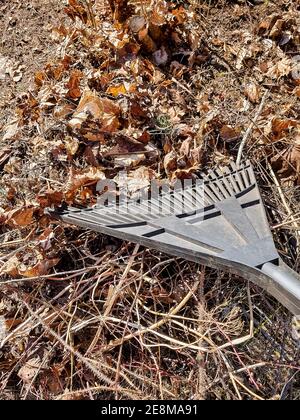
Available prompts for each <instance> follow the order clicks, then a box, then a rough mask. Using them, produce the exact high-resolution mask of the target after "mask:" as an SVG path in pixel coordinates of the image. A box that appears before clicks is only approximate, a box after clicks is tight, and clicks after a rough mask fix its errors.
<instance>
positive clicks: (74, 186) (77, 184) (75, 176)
mask: <svg viewBox="0 0 300 420" xmlns="http://www.w3.org/2000/svg"><path fill="white" fill-rule="evenodd" d="M105 178H106V177H105V174H104V173H103V172H102V171H101V170H100V169H98V168H90V169H88V170H85V171H81V172H77V173H76V172H75V171H74V170H73V168H72V169H71V172H70V175H69V180H68V182H67V185H66V188H65V197H66V200H67V201H68V202H72V201H73V199H74V197H75V195H76V193H77V191H78V190H80V188H82V187H85V186H88V185H95V184H96V183H97V182H98V181H100V180H101V179H105Z"/></svg>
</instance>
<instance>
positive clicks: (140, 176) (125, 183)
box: [115, 166, 157, 195]
mask: <svg viewBox="0 0 300 420" xmlns="http://www.w3.org/2000/svg"><path fill="white" fill-rule="evenodd" d="M156 177H157V174H156V173H155V171H153V169H151V168H148V167H146V166H141V167H139V168H138V169H136V170H135V171H132V172H130V173H129V174H128V177H127V178H123V177H120V176H117V177H116V178H115V181H116V183H117V185H118V187H119V188H123V189H124V188H125V189H126V191H127V193H128V194H129V195H133V194H135V193H137V192H139V191H141V190H143V189H145V188H147V187H148V186H149V185H150V182H151V180H153V179H155V178H156Z"/></svg>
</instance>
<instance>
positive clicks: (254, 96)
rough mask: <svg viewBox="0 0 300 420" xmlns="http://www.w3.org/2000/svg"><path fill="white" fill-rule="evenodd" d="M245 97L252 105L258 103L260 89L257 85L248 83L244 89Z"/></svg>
mask: <svg viewBox="0 0 300 420" xmlns="http://www.w3.org/2000/svg"><path fill="white" fill-rule="evenodd" d="M245 95H246V96H247V98H248V99H249V101H251V102H252V103H254V104H257V103H258V102H259V101H260V97H261V95H260V89H259V86H258V85H257V83H255V82H250V83H248V84H247V85H246V87H245Z"/></svg>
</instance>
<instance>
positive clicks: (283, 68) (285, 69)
mask: <svg viewBox="0 0 300 420" xmlns="http://www.w3.org/2000/svg"><path fill="white" fill-rule="evenodd" d="M292 68H293V63H292V60H291V59H290V58H287V57H285V58H283V59H282V60H280V61H279V62H277V63H276V64H274V65H273V66H271V68H270V69H269V70H268V72H267V76H268V77H270V78H271V79H280V78H282V77H285V76H288V75H289V74H290V73H291V71H292Z"/></svg>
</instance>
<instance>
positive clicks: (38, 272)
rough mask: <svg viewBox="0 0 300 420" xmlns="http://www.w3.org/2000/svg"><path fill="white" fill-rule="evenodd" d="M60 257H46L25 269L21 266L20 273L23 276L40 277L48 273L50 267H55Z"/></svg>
mask: <svg viewBox="0 0 300 420" xmlns="http://www.w3.org/2000/svg"><path fill="white" fill-rule="evenodd" d="M59 261H60V258H52V259H44V260H43V261H40V262H39V263H37V264H36V265H35V266H34V267H27V268H26V269H25V270H23V269H21V268H19V270H18V275H19V276H22V277H27V278H30V277H39V276H45V275H46V274H48V272H49V270H50V268H52V267H55V266H56V265H57V264H58V263H59Z"/></svg>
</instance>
